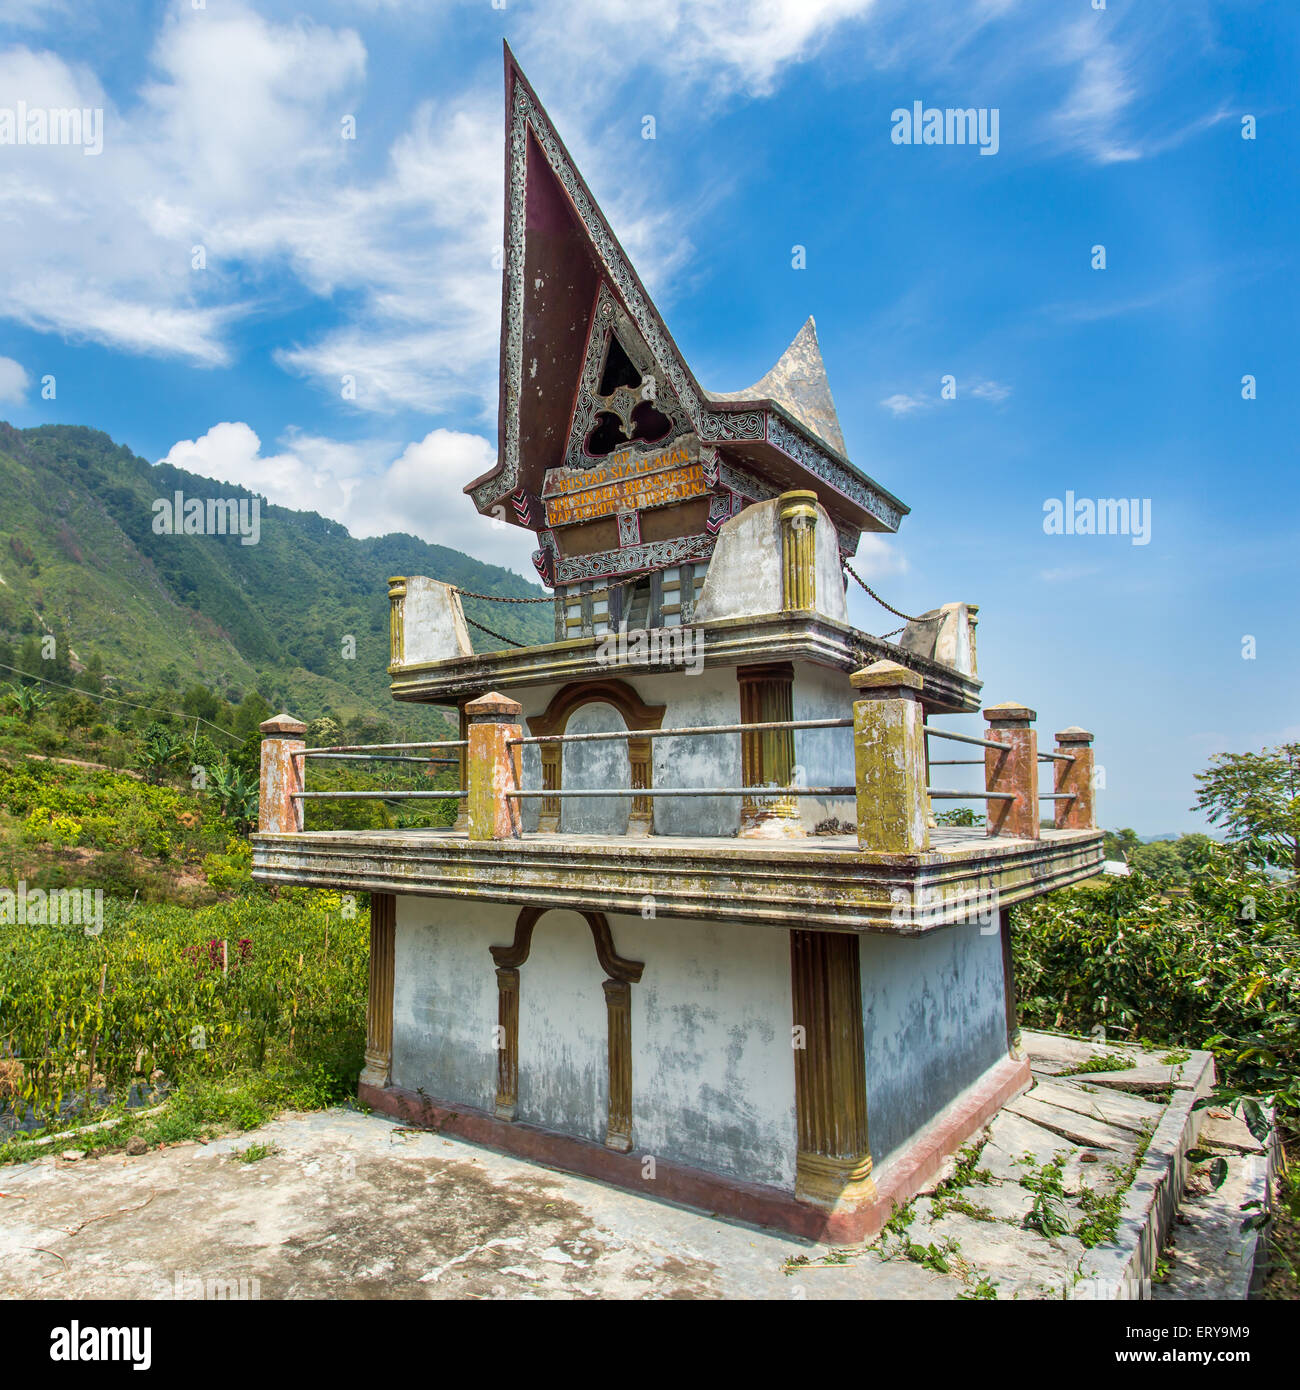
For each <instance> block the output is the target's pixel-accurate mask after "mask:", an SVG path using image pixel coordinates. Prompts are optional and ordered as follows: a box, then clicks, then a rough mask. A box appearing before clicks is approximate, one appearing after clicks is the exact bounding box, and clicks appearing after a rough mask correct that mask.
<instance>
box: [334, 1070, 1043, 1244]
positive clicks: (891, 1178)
mask: <svg viewBox="0 0 1300 1390" xmlns="http://www.w3.org/2000/svg"><path fill="white" fill-rule="evenodd" d="M1029 1084H1030V1073H1029V1063H1028V1062H1027V1061H1023V1060H1017V1059H1015V1058H1011V1057H1008V1058H1007V1059H1006V1060H1005V1061H1002V1062H998V1063H997V1064H996V1065H995V1066H993V1067H991V1068H990V1069H989V1071H988V1072H986V1073H985V1075H984V1076H983V1077H982V1078H981V1079H980V1080H979V1081H978V1082H976V1083H975V1085H974V1086H972V1087H970V1088H969V1089H968V1090H966V1091H964V1092H963V1093H962V1094H961V1095H960V1096H959V1097H958V1098H957V1099H956V1100H955V1101H954V1102H953V1103H952V1104H951V1105H950V1106H948V1107H947V1109H946V1110H944V1111H943V1112H942V1113H941V1114H940V1115H939V1116H938V1117H937V1118H936V1119H935V1120H934V1121H933V1122H932V1123H931V1124H929V1125H928V1126H927V1127H926V1128H925V1129H924V1130H922V1131H921V1133H920V1134H919V1135H918V1136H917V1137H916V1139H914V1140H913V1141H912V1143H911V1144H909V1145H908V1147H907V1148H906V1149H904V1150H903V1151H902V1152H901V1153H899V1154H898V1155H896V1156H895V1157H894V1158H892V1159H891V1160H890V1162H889V1164H888V1165H887V1167H885V1168H883V1169H881V1171H880V1172H879V1173H878V1174H876V1175H875V1180H876V1193H877V1195H876V1200H875V1201H874V1202H872V1203H870V1204H869V1205H865V1206H864V1205H858V1206H855V1207H853V1208H850V1209H846V1210H836V1211H826V1210H823V1209H821V1208H819V1207H814V1206H810V1205H808V1204H807V1203H806V1202H799V1201H796V1200H795V1198H794V1195H793V1193H790V1192H783V1191H782V1190H781V1189H779V1188H775V1187H768V1186H764V1185H762V1184H760V1183H750V1182H743V1181H741V1180H740V1179H737V1178H725V1177H721V1176H719V1175H718V1174H716V1173H706V1172H704V1171H703V1170H702V1169H699V1168H691V1167H688V1166H687V1165H685V1164H682V1163H674V1162H672V1161H670V1160H668V1159H663V1158H659V1157H656V1158H655V1176H654V1178H653V1179H647V1178H645V1177H643V1176H642V1158H643V1156H642V1155H640V1154H637V1153H630V1154H620V1153H615V1152H614V1151H613V1150H612V1149H606V1148H603V1147H602V1146H601V1145H599V1144H593V1143H592V1142H591V1141H590V1140H587V1139H577V1138H574V1137H573V1136H572V1135H568V1134H557V1133H555V1132H554V1131H552V1130H547V1129H541V1128H539V1127H538V1126H535V1125H529V1124H520V1123H516V1122H512V1121H509V1120H499V1119H497V1118H496V1116H494V1115H489V1114H487V1113H486V1112H485V1111H482V1110H476V1109H473V1108H471V1107H469V1106H458V1107H452V1106H449V1105H446V1104H444V1103H442V1102H440V1101H433V1100H427V1099H425V1098H424V1097H422V1096H420V1095H417V1094H416V1093H415V1092H414V1091H408V1090H406V1089H405V1088H404V1087H401V1086H386V1087H380V1086H372V1085H368V1084H366V1083H364V1082H363V1083H362V1084H361V1085H360V1086H358V1088H357V1099H358V1100H359V1101H360V1102H361V1103H362V1104H363V1105H368V1106H370V1107H371V1108H372V1109H374V1110H379V1111H381V1112H383V1113H384V1114H386V1115H392V1116H393V1117H394V1118H396V1119H399V1120H401V1121H402V1122H403V1123H405V1124H410V1125H418V1126H420V1127H422V1128H425V1129H432V1130H436V1131H438V1132H439V1133H442V1134H454V1135H455V1136H456V1137H457V1138H459V1139H464V1140H467V1141H468V1142H469V1143H471V1144H481V1145H483V1146H484V1147H486V1148H490V1149H496V1150H498V1151H500V1152H501V1153H507V1154H513V1155H514V1156H515V1157H517V1158H523V1159H527V1160H529V1161H530V1162H533V1163H542V1164H546V1165H548V1166H550V1167H553V1168H560V1169H563V1170H564V1171H566V1172H570V1173H578V1174H581V1175H582V1176H583V1177H588V1178H596V1179H598V1180H599V1181H601V1182H607V1183H610V1184H612V1185H613V1186H615V1187H621V1188H625V1189H627V1190H628V1191H631V1192H636V1193H638V1194H640V1195H641V1196H644V1197H650V1198H652V1199H658V1200H660V1201H665V1202H677V1203H680V1204H681V1205H682V1206H688V1207H695V1208H697V1209H699V1210H701V1211H706V1212H709V1213H710V1214H711V1215H715V1216H720V1217H725V1218H727V1219H730V1220H733V1221H744V1222H747V1223H748V1224H750V1225H753V1226H771V1227H775V1228H776V1229H778V1230H781V1231H785V1232H787V1233H788V1234H790V1235H795V1236H802V1237H804V1238H805V1239H807V1240H815V1241H821V1242H823V1243H825V1244H830V1245H853V1244H856V1243H858V1242H859V1241H863V1240H867V1239H870V1237H872V1236H874V1235H875V1234H876V1233H877V1232H878V1231H879V1230H880V1228H881V1227H882V1226H883V1225H884V1224H885V1222H886V1221H888V1220H889V1218H890V1216H891V1215H892V1214H893V1210H894V1206H895V1204H898V1205H902V1204H903V1203H905V1202H907V1201H908V1200H909V1199H910V1198H912V1197H913V1196H915V1195H916V1193H917V1192H918V1191H919V1190H920V1189H921V1188H922V1187H924V1186H925V1184H926V1183H927V1182H929V1181H930V1180H931V1179H932V1178H933V1177H934V1176H935V1174H936V1173H938V1171H939V1169H940V1167H941V1166H942V1164H943V1161H944V1159H945V1158H946V1157H947V1156H948V1155H949V1154H951V1153H954V1152H955V1151H956V1150H957V1149H959V1148H960V1147H961V1146H962V1145H963V1144H964V1143H966V1142H967V1140H969V1139H970V1138H971V1137H972V1136H973V1135H975V1134H977V1133H978V1132H979V1131H980V1130H981V1129H982V1128H983V1127H984V1126H985V1125H986V1124H987V1123H988V1122H989V1120H991V1119H992V1118H993V1116H994V1115H996V1114H997V1112H998V1111H999V1110H1000V1109H1001V1108H1002V1107H1003V1106H1004V1105H1005V1104H1006V1103H1007V1101H1009V1100H1011V1099H1012V1098H1013V1097H1014V1096H1018V1095H1019V1094H1020V1093H1021V1092H1022V1091H1024V1090H1027V1089H1028V1087H1029Z"/></svg>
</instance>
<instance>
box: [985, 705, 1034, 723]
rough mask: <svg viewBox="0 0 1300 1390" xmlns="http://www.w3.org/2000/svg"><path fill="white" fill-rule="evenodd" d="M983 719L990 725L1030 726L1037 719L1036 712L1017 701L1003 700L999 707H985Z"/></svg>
mask: <svg viewBox="0 0 1300 1390" xmlns="http://www.w3.org/2000/svg"><path fill="white" fill-rule="evenodd" d="M984 718H985V719H987V720H988V722H989V723H990V724H1032V723H1033V722H1034V720H1035V719H1037V718H1038V711H1037V710H1036V709H1030V708H1029V706H1028V705H1022V704H1021V703H1020V702H1019V701H1018V700H1004V701H1003V702H1002V703H1001V704H1000V705H986V706H985V707H984Z"/></svg>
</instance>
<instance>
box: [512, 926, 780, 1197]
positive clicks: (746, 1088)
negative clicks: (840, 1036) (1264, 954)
mask: <svg viewBox="0 0 1300 1390" xmlns="http://www.w3.org/2000/svg"><path fill="white" fill-rule="evenodd" d="M610 926H611V930H612V931H613V935H614V940H615V942H616V944H617V946H618V949H619V951H620V952H622V953H623V954H624V955H628V956H631V957H633V958H634V959H636V960H644V961H645V962H646V969H645V974H644V975H643V976H642V978H641V983H640V984H637V985H633V986H632V1047H633V1051H634V1060H633V1066H632V1097H633V1115H634V1125H633V1139H634V1142H635V1145H636V1150H637V1152H644V1153H652V1154H653V1153H658V1154H665V1155H672V1156H674V1157H677V1158H679V1159H680V1160H681V1161H682V1162H684V1163H690V1164H692V1165H694V1166H695V1167H699V1168H705V1169H708V1170H709V1171H710V1172H714V1173H724V1174H730V1175H731V1176H733V1177H738V1178H746V1179H748V1180H750V1181H752V1182H763V1183H770V1184H772V1185H774V1186H778V1187H783V1188H787V1189H790V1190H793V1187H794V1162H795V1150H796V1147H797V1143H798V1132H797V1128H796V1123H795V1108H794V1054H793V1052H792V1050H791V1044H790V1028H791V1018H792V1005H791V999H790V938H789V935H788V934H787V933H786V932H784V931H773V930H772V929H770V928H767V927H732V926H717V925H714V924H711V923H702V922H684V921H679V920H674V919H671V918H657V919H652V920H650V921H643V920H642V919H640V918H637V917H612V918H611V919H610ZM525 968H526V967H525Z"/></svg>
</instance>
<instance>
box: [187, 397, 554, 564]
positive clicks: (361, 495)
mask: <svg viewBox="0 0 1300 1390" xmlns="http://www.w3.org/2000/svg"><path fill="white" fill-rule="evenodd" d="M495 459H496V450H495V449H494V448H493V446H492V445H491V444H489V443H488V441H487V440H486V439H484V438H483V437H482V436H481V435H477V434H469V433H463V432H461V431H457V430H447V429H436V430H432V431H430V433H429V434H427V435H426V436H425V437H424V438H423V439H421V440H418V441H416V442H415V443H412V444H408V445H406V446H405V448H402V447H400V446H397V445H391V444H387V443H385V442H383V441H369V442H366V443H360V444H357V443H349V442H346V441H341V440H335V439H328V438H324V437H322V436H319V435H311V434H306V433H302V432H299V431H290V432H289V433H288V434H286V435H285V436H284V438H283V439H281V440H280V449H279V450H278V451H277V452H274V453H263V452H262V442H261V440H260V439H259V438H258V435H257V433H256V431H254V430H253V429H252V428H251V427H250V426H249V425H247V424H245V423H244V422H242V421H224V422H222V423H221V424H217V425H214V426H213V427H212V428H211V429H210V430H209V431H208V432H207V433H206V434H205V435H203V436H201V437H200V438H199V439H183V440H180V441H179V442H178V443H176V444H174V445H173V446H172V448H171V449H170V450H169V451H168V454H167V457H166V458H165V459H164V460H163V462H164V463H169V464H171V465H173V467H176V468H183V469H185V470H187V471H188V472H191V473H198V474H201V475H202V476H203V477H205V478H214V479H216V480H217V481H219V482H224V483H234V484H237V485H238V486H240V487H245V488H249V489H251V490H252V491H255V492H259V493H261V494H262V496H264V497H265V498H266V499H267V500H268V501H269V502H274V503H276V504H277V505H279V506H283V507H291V508H295V509H301V508H302V507H304V506H307V507H310V508H311V510H313V511H317V512H320V513H321V515H322V516H327V517H330V518H331V519H332V520H334V521H340V522H342V523H343V525H345V526H346V527H347V528H348V530H349V531H350V532H351V533H352V534H353V535H354V536H383V535H387V534H389V533H390V532H394V531H401V532H405V533H407V534H409V535H413V536H418V537H419V538H420V539H421V540H425V541H428V542H429V543H430V544H432V545H445V546H448V547H449V548H450V549H452V550H459V551H462V552H464V553H465V554H469V555H473V556H474V557H475V559H478V560H482V561H484V562H485V563H487V564H494V565H503V566H505V567H506V568H507V569H513V570H515V571H516V572H517V573H519V574H522V575H524V576H525V577H526V578H529V579H534V580H535V579H536V571H535V570H534V569H533V565H532V561H531V555H532V552H533V550H535V549H536V546H537V542H536V539H535V537H534V536H533V534H532V532H531V531H524V530H521V529H520V528H519V527H517V526H511V525H508V524H505V523H496V522H493V521H492V520H491V519H489V518H487V517H481V516H479V515H478V514H477V512H476V511H475V510H474V505H473V503H472V502H471V501H470V500H469V498H468V497H466V496H464V495H463V492H462V489H463V488H464V486H465V484H466V483H468V482H470V481H472V480H473V479H474V478H476V477H478V476H479V474H481V473H484V472H486V471H487V470H488V469H489V468H490V467H491V466H492V464H493V462H494V461H495Z"/></svg>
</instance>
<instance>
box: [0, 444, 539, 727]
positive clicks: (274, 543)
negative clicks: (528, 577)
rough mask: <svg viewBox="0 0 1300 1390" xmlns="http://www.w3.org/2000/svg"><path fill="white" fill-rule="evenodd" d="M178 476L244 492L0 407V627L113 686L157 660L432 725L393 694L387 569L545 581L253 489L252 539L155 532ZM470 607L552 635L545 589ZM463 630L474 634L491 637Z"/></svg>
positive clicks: (313, 707)
mask: <svg viewBox="0 0 1300 1390" xmlns="http://www.w3.org/2000/svg"><path fill="white" fill-rule="evenodd" d="M176 491H181V492H183V493H184V494H185V495H186V497H191V498H194V497H197V498H210V497H218V496H219V497H222V498H233V497H243V498H249V499H251V498H252V497H253V496H254V494H253V493H250V492H247V491H245V490H244V489H241V488H236V487H232V486H230V485H229V484H225V483H215V482H213V481H212V480H211V479H209V478H201V477H198V476H197V475H195V474H192V473H187V472H184V471H183V470H181V469H177V468H172V467H170V466H168V465H156V466H155V465H151V464H149V463H148V462H146V461H145V460H144V459H141V458H138V457H136V456H135V455H134V454H132V453H131V451H130V450H129V449H127V448H125V447H122V446H119V445H116V444H114V443H113V441H112V440H111V439H110V438H109V437H108V436H107V435H106V434H103V433H101V432H99V431H97V430H90V429H84V428H81V427H73V426H43V427H41V428H38V429H29V430H15V429H13V428H12V427H11V426H9V425H7V424H3V423H0V641H8V642H9V643H13V644H16V643H17V642H18V641H21V640H22V639H23V638H25V637H30V636H31V635H33V634H35V635H37V636H41V635H44V634H52V635H54V636H55V637H56V639H58V640H59V641H60V642H61V643H64V644H66V647H67V650H68V651H69V652H70V653H71V654H72V656H73V662H74V665H75V664H78V663H84V662H86V661H88V660H90V659H91V657H92V656H97V657H98V658H99V659H100V660H101V661H102V663H103V667H104V670H105V672H106V673H107V674H108V675H110V676H111V677H113V678H114V684H115V685H116V686H117V688H119V689H120V690H123V691H128V692H129V691H131V690H141V689H144V688H146V687H149V686H152V685H155V684H157V683H158V681H159V680H160V678H165V677H164V673H167V675H168V676H169V677H170V678H171V681H172V683H179V684H180V686H181V687H182V688H183V687H185V686H187V685H189V684H191V683H193V682H195V681H198V682H201V683H202V684H204V685H206V686H208V687H209V688H210V689H212V690H213V691H215V692H216V693H217V694H219V695H221V696H223V697H225V698H229V697H230V696H231V695H234V696H235V698H236V699H238V698H239V697H240V696H241V695H242V694H243V693H247V692H248V691H251V690H260V692H261V693H262V694H263V695H264V696H265V697H266V698H267V699H268V700H270V701H271V703H272V704H274V705H276V706H277V707H279V706H281V705H284V706H286V707H288V708H289V709H291V710H293V712H294V713H296V714H299V715H300V716H301V717H303V718H308V719H310V718H312V717H314V716H316V715H317V714H320V713H322V712H323V711H325V710H331V711H333V712H336V713H339V714H345V715H350V714H354V713H369V714H378V715H381V716H382V717H384V718H385V719H388V720H390V721H391V722H393V723H395V724H400V725H403V726H404V727H407V726H409V725H410V723H411V721H412V720H414V721H416V722H417V723H421V722H422V723H425V724H426V725H427V716H426V718H425V720H424V721H421V720H420V714H421V712H420V711H419V710H412V709H410V707H407V706H399V705H397V704H396V703H395V702H394V701H392V700H391V699H390V698H389V696H388V676H387V674H386V671H385V668H386V667H387V665H388V597H387V588H388V586H387V579H388V576H389V575H392V574H424V575H428V576H430V577H431V578H434V579H440V580H443V581H445V582H448V583H452V584H457V585H459V586H461V587H463V588H465V589H469V590H472V591H474V592H478V593H488V594H502V595H508V596H512V597H528V596H536V595H539V594H540V593H542V590H540V589H539V588H537V587H536V586H535V585H531V584H528V583H527V582H526V581H524V580H523V579H521V578H519V576H518V575H515V574H512V573H510V572H509V571H508V570H504V569H501V568H499V567H497V566H495V565H484V564H480V563H479V562H478V561H477V560H474V559H471V558H470V557H469V556H468V555H463V554H461V553H460V552H459V551H455V550H449V549H447V548H445V547H443V546H436V545H428V544H426V543H425V542H424V541H421V540H418V539H417V538H416V537H414V536H406V535H389V536H382V537H378V538H374V539H370V540H357V539H355V538H353V537H352V536H350V535H349V534H348V532H347V530H346V529H345V528H344V527H343V526H341V525H340V524H339V523H337V522H334V521H329V520H327V519H326V518H324V517H322V516H319V515H317V514H316V513H314V512H298V511H291V510H288V509H287V508H284V507H275V506H270V505H269V504H267V503H266V502H265V501H263V503H262V506H261V536H260V540H259V542H258V544H256V545H247V546H246V545H241V544H240V539H239V537H238V536H184V535H179V536H178V535H157V534H155V532H154V530H153V522H154V515H155V513H154V511H153V505H152V504H153V502H154V500H155V499H156V498H161V497H168V498H169V497H171V496H172V495H173V494H174V493H175V492H176ZM467 505H468V503H467ZM466 611H467V613H468V615H469V616H471V617H473V618H475V619H477V621H479V622H481V623H485V624H486V625H487V626H488V627H491V628H493V629H494V630H495V631H497V632H499V633H502V634H504V635H505V636H508V637H512V638H514V640H515V641H517V642H525V643H533V642H544V641H549V640H550V639H551V634H552V623H553V618H552V610H551V608H550V607H549V606H548V605H545V604H531V605H518V604H493V603H480V602H472V601H471V602H467V603H466ZM474 636H475V639H476V643H481V645H482V647H483V648H484V649H487V648H494V647H499V646H501V645H502V643H500V642H497V641H496V640H495V639H492V638H489V637H486V636H484V635H483V634H482V633H478V632H475V633H474ZM348 638H352V639H354V645H355V655H354V656H352V657H349V656H348V654H347V653H348V652H349V651H350V650H351V648H352V645H353V644H350V643H349V642H348V641H347V639H348ZM7 678H8V673H7V672H0V681H3V680H5V679H7Z"/></svg>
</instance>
